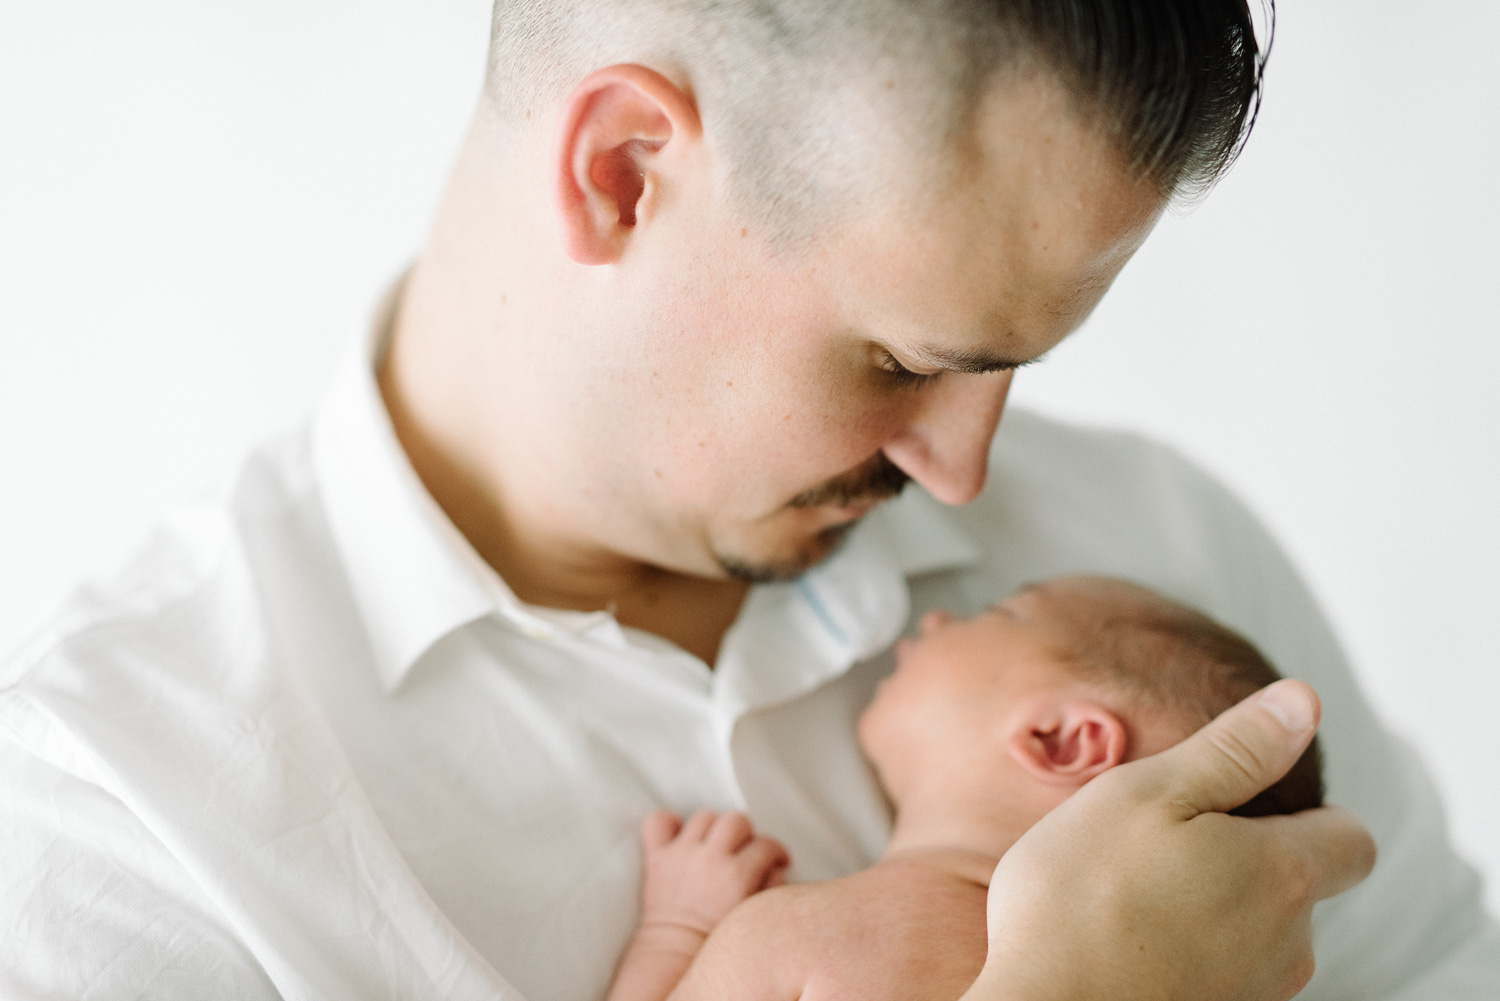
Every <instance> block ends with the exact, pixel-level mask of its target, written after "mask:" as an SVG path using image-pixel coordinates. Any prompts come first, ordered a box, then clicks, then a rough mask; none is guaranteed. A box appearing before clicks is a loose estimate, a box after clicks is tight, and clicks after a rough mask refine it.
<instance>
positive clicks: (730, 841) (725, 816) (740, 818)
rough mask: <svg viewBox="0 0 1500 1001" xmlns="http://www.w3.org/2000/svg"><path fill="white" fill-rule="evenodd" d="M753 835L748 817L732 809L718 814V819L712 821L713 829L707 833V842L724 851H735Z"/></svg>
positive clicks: (743, 845)
mask: <svg viewBox="0 0 1500 1001" xmlns="http://www.w3.org/2000/svg"><path fill="white" fill-rule="evenodd" d="M754 836H755V832H754V830H752V829H751V827H750V818H749V817H747V816H745V815H744V814H743V813H740V812H739V811H738V810H732V811H730V812H729V813H721V814H719V819H718V820H716V821H714V826H713V830H711V831H709V833H708V840H709V843H710V844H712V845H713V846H714V847H716V848H721V849H723V850H724V851H726V852H737V851H739V850H740V849H741V848H743V847H745V845H746V844H748V843H749V841H750V839H751V838H752V837H754Z"/></svg>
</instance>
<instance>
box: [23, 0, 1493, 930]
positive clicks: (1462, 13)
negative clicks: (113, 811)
mask: <svg viewBox="0 0 1500 1001" xmlns="http://www.w3.org/2000/svg"><path fill="white" fill-rule="evenodd" d="M1282 7H1283V9H1282V11H1281V24H1280V29H1281V30H1280V34H1279V36H1278V38H1277V43H1276V52H1275V57H1274V59H1273V60H1272V63H1271V68H1270V87H1269V91H1268V94H1267V97H1266V104H1265V109H1264V112H1263V115H1262V119H1261V123H1260V126H1259V128H1258V129H1257V132H1256V135H1255V138H1254V141H1253V142H1252V143H1251V145H1250V148H1249V150H1248V152H1247V153H1246V155H1245V156H1244V158H1243V160H1242V161H1241V163H1240V164H1239V165H1238V167H1236V169H1235V171H1234V172H1233V173H1232V174H1231V175H1230V177H1229V179H1228V180H1227V181H1226V182H1225V183H1224V184H1223V185H1222V186H1221V187H1220V189H1219V190H1218V191H1217V192H1215V194H1214V195H1213V196H1212V197H1211V198H1210V199H1209V200H1208V201H1207V202H1206V203H1205V204H1203V205H1202V206H1201V207H1200V208H1198V209H1197V210H1196V211H1194V212H1192V213H1191V214H1188V215H1185V216H1178V217H1174V218H1169V219H1168V220H1167V221H1166V222H1165V223H1164V224H1163V225H1162V227H1161V229H1160V231H1159V232H1158V233H1157V234H1156V235H1155V236H1154V237H1153V238H1152V240H1151V242H1149V243H1148V245H1147V247H1146V248H1145V250H1143V251H1142V252H1141V254H1140V255H1139V257H1138V258H1137V260H1136V261H1135V262H1133V263H1132V264H1131V266H1130V267H1129V268H1128V269H1127V271H1126V273H1125V274H1124V276H1123V277H1122V278H1121V280H1120V282H1119V284H1118V285H1117V287H1116V289H1115V291H1114V292H1113V293H1112V294H1111V296H1110V297H1109V298H1108V299H1107V300H1106V302H1105V304H1104V305H1103V306H1102V307H1101V308H1100V310H1099V311H1098V313H1097V314H1096V315H1095V317H1094V318H1093V319H1092V320H1091V321H1090V322H1089V324H1088V325H1087V326H1086V327H1085V328H1084V329H1083V330H1082V331H1081V332H1080V333H1079V334H1078V335H1077V336H1076V337H1075V338H1074V339H1073V340H1072V341H1070V342H1069V343H1067V344H1065V345H1063V347H1061V348H1060V349H1058V350H1057V351H1056V352H1055V353H1054V355H1053V357H1052V358H1051V359H1050V360H1049V361H1048V362H1047V363H1045V364H1042V365H1039V366H1036V367H1035V368H1032V369H1029V370H1027V371H1026V372H1025V373H1023V374H1022V376H1021V377H1020V379H1019V380H1018V388H1017V392H1016V398H1017V399H1018V400H1021V401H1024V402H1026V403H1029V404H1032V405H1034V406H1038V407H1041V408H1044V409H1046V410H1049V411H1054V412H1057V413H1061V414H1066V415H1073V416H1076V417H1080V418H1083V419H1086V420H1089V421H1096V422H1106V423H1110V424H1122V425H1127V426H1132V427H1137V428H1142V429H1145V430H1148V431H1151V432H1153V433H1155V434H1158V435H1160V436H1162V437H1164V438H1166V439H1168V440H1170V441H1172V442H1175V443H1177V444H1178V445H1179V446H1181V447H1182V448H1183V449H1185V450H1186V451H1187V452H1188V453H1189V454H1191V455H1193V456H1194V457H1196V458H1197V459H1198V460H1200V461H1201V462H1203V463H1205V464H1206V465H1207V466H1208V467H1209V468H1211V469H1212V470H1214V471H1215V472H1217V473H1218V474H1219V475H1220V476H1222V477H1223V478H1225V479H1226V480H1228V482H1229V483H1230V484H1232V485H1233V486H1234V487H1235V488H1236V489H1237V490H1239V491H1240V492H1241V494H1242V495H1244V496H1245V497H1246V498H1248V500H1249V501H1250V502H1251V504H1252V505H1253V506H1254V507H1255V508H1256V509H1257V510H1258V511H1259V512H1260V513H1261V514H1262V516H1263V517H1265V518H1266V519H1267V520H1268V521H1269V522H1270V524H1271V525H1272V527H1273V528H1274V529H1275V530H1276V531H1277V532H1278V533H1279V534H1280V536H1281V537H1282V539H1283V540H1284V541H1285V543H1286V544H1287V545H1288V547H1289V548H1290V549H1291V551H1292V553H1293V554H1294V556H1295V557H1296V559H1297V560H1298V562H1299V563H1300V564H1301V566H1302V567H1303V569H1304V570H1305V571H1306V573H1307V574H1308V575H1309V577H1310V578H1311V580H1312V582H1313V584H1314V586H1315V588H1316V590H1317V591H1318V593H1319V594H1320V595H1321V596H1322V598H1323V600H1324V601H1325V602H1326V605H1327V608H1328V609H1329V611H1330V614H1331V615H1332V617H1333V620H1334V622H1335V624H1336V625H1337V627H1338V628H1339V630H1340V632H1341V634H1342V636H1343V638H1344V640H1345V641H1346V643H1347V644H1348V646H1349V647H1350V649H1351V651H1352V652H1353V654H1354V657H1355V660H1356V662H1357V663H1358V664H1359V665H1360V671H1361V673H1362V676H1363V678H1364V680H1365V683H1366V686H1367V688H1368V690H1369V692H1370V694H1371V695H1372V697H1373V698H1374V699H1375V701H1376V702H1377V704H1378V705H1379V706H1380V707H1381V708H1382V709H1383V710H1384V712H1385V713H1386V715H1387V717H1388V719H1389V720H1390V721H1391V724H1392V725H1393V726H1394V727H1395V728H1396V729H1398V730H1400V731H1402V732H1404V733H1405V734H1407V735H1408V736H1409V737H1411V738H1412V739H1414V740H1415V741H1416V742H1417V743H1419V744H1420V745H1421V746H1422V747H1423V748H1424V749H1425V751H1426V754H1427V757H1428V760H1429V762H1430V763H1431V764H1432V766H1433V768H1434V770H1435V771H1436V773H1437V776H1438V779H1439V781H1440V783H1441V785H1442V787H1443V788H1444V790H1445V792H1446V793H1447V800H1448V804H1449V812H1450V817H1451V820H1452V823H1453V825H1454V830H1455V837H1456V839H1457V841H1458V843H1459V845H1460V846H1461V848H1462V849H1463V850H1464V851H1465V852H1466V854H1468V855H1469V856H1470V857H1471V858H1472V859H1473V860H1474V861H1476V862H1477V863H1479V864H1481V866H1482V867H1484V868H1485V869H1486V870H1487V871H1488V873H1489V874H1490V875H1491V880H1492V885H1491V887H1490V894H1489V900H1490V902H1491V906H1492V908H1496V905H1497V904H1500V892H1497V887H1496V886H1495V885H1494V883H1495V881H1496V879H1497V878H1500V780H1497V776H1500V738H1497V734H1496V727H1495V724H1494V717H1495V715H1496V714H1497V712H1500V612H1497V608H1500V528H1497V524H1496V520H1497V513H1500V393H1497V392H1496V388H1495V383H1496V381H1497V379H1500V322H1497V319H1496V310H1497V306H1500V302H1497V289H1500V281H1497V276H1500V236H1497V232H1500V194H1497V181H1496V177H1497V174H1496V164H1497V163H1500V96H1497V95H1500V69H1497V67H1500V53H1497V51H1496V50H1495V49H1494V47H1493V46H1494V44H1495V43H1494V40H1495V39H1496V38H1500V4H1496V3H1493V2H1491V0H1447V2H1444V3H1441V4H1416V3H1411V2H1410V0H1296V2H1285V0H1284V2H1283V4H1282ZM487 8H488V3H487V0H358V2H356V0H319V2H317V3H292V2H290V0H257V2H250V0H216V2H214V3H212V4H205V3H202V2H201V0H133V2H130V3H118V2H107V0H48V2H46V3H39V2H37V0H0V648H7V649H8V648H10V647H13V646H14V645H15V644H16V643H18V642H20V641H21V640H22V639H23V637H24V636H25V635H26V633H27V632H28V631H29V630H31V629H33V628H35V627H36V626H37V625H38V624H39V623H40V621H41V620H42V619H43V617H44V616H45V615H46V613H47V611H48V609H49V608H50V607H51V606H53V605H54V604H55V603H56V602H57V601H58V600H59V599H60V598H61V597H62V596H63V595H64V594H65V593H66V590H67V589H68V587H69V586H70V585H71V584H72V583H73V582H74V581H76V580H77V579H79V578H80V577H81V576H82V575H84V574H86V573H88V572H90V571H93V570H95V569H96V568H99V567H102V566H106V565H108V564H109V563H110V562H112V561H114V560H117V559H118V558H120V557H121V556H122V555H124V553H125V552H126V550H127V549H128V547H129V545H130V543H131V542H132V541H133V540H134V539H136V538H138V537H139V535H140V534H141V532H142V531H143V530H144V528H145V527H146V526H147V525H148V523H149V522H150V520H151V519H152V517H153V516H154V515H155V514H156V513H157V512H159V511H161V510H162V509H164V508H165V507H167V506H169V505H171V504H173V503H175V502H178V501H181V500H183V499H186V498H189V497H191V496H193V495H195V494H197V493H200V492H201V491H202V490H203V489H204V488H205V486H207V485H209V484H211V483H213V482H215V481H217V480H220V479H222V478H224V477H225V476H226V475H227V474H228V473H229V471H230V470H232V468H233V466H234V463H235V459H236V456H237V454H238V453H239V452H240V451H241V450H242V449H243V448H244V447H245V446H246V445H248V444H250V443H252V442H254V441H255V440H257V439H260V438H262V437H265V436H266V435H267V434H269V433H272V432H275V431H277V430H280V429H283V428H288V427H291V426H294V425H295V424H296V423H297V422H298V421H299V419H300V418H301V416H302V415H303V414H304V413H305V412H306V410H307V409H308V407H309V405H310V403H311V401H312V400H313V399H314V398H315V395H316V393H317V391H318V388H319V387H320V385H321V384H322V382H323V380H324V379H325V377H326V375H327V374H328V371H329V369H330V367H331V365H332V364H333V362H334V360H335V358H336V357H337V355H338V354H339V353H340V351H341V350H342V349H343V347H344V345H345V344H346V343H347V342H348V340H349V339H350V338H351V337H353V336H355V335H356V333H357V332H358V330H359V329H360V327H361V326H362V324H363V322H364V318H365V316H366V314H367V313H368V310H369V308H370V305H371V303H372V302H373V300H374V298H375V297H376V295H377V294H378V292H379V290H380V288H381V286H382V285H383V284H384V283H385V281H386V280H387V279H388V278H389V277H390V276H392V275H393V274H394V273H395V272H397V271H398V270H399V269H400V268H401V267H402V266H403V264H404V262H405V261H406V260H408V259H409V257H410V256H411V255H412V254H413V253H414V252H415V250H416V248H417V247H418V246H419V244H420V241H421V239H422V237H423V233H424V229H425V227H426V224H427V221H428V219H429V218H430V216H431V213H432V210H433V207H434V204H435V201H436V198H437V196H438V193H439V191H440V187H441V184H442V182H443V178H444V174H445V172H446V169H447V166H448V164H449V161H450V159H451V157H452V154H453V152H454V149H455V147H456V144H457V141H458V138H459V136H460V133H461V131H462V128H463V125H464V123H465V121H466V119H467V116H468V113H469V111H470V108H471V106H472V101H473V96H474V94H475V93H476V91H477V87H478V82H479V78H480V76H481V73H482V68H483V55H484V44H485V35H486V25H487V17H488V9H487ZM1496 909H1500V908H1496Z"/></svg>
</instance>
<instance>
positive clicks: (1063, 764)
mask: <svg viewBox="0 0 1500 1001" xmlns="http://www.w3.org/2000/svg"><path fill="white" fill-rule="evenodd" d="M1125 743H1126V734H1125V724H1124V723H1123V722H1121V720H1120V717H1118V716H1116V715H1115V714H1114V712H1113V711H1111V710H1109V709H1107V708H1105V707H1104V706H1101V705H1099V704H1098V703H1096V702H1087V701H1082V700H1078V701H1068V702H1059V703H1053V704H1049V705H1046V706H1039V707H1038V709H1037V711H1036V712H1034V713H1032V714H1030V715H1029V718H1027V719H1025V720H1023V722H1022V725H1019V726H1017V727H1016V729H1015V730H1014V731H1013V732H1012V733H1011V735H1010V737H1009V739H1008V740H1007V748H1008V750H1009V751H1010V754H1011V757H1013V758H1015V760H1016V762H1017V763H1018V764H1020V765H1021V767H1022V768H1025V769H1026V770H1027V771H1028V772H1030V773H1031V775H1032V776H1033V777H1034V778H1037V779H1039V780H1041V781H1043V782H1047V783H1051V784H1054V785H1074V786H1081V785H1083V784H1084V783H1085V782H1087V781H1088V780H1089V779H1091V778H1093V777H1094V776H1096V775H1098V774H1100V773H1101V772H1104V771H1107V770H1109V769H1111V768H1113V767H1114V766H1115V765H1118V764H1119V763H1120V762H1122V761H1124V760H1125Z"/></svg>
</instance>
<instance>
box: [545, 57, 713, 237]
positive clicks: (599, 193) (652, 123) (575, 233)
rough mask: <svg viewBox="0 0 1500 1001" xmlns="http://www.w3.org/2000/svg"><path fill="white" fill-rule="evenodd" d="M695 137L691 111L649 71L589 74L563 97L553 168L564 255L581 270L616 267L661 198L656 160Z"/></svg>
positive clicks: (623, 68) (610, 69)
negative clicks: (592, 266)
mask: <svg viewBox="0 0 1500 1001" xmlns="http://www.w3.org/2000/svg"><path fill="white" fill-rule="evenodd" d="M700 132H701V125H700V124H699V120H698V112H697V109H696V108H694V106H693V102H692V99H691V98H689V97H688V95H687V94H685V93H684V92H683V91H682V89H681V88H679V87H678V86H677V85H676V84H674V83H672V81H670V80H668V79H667V78H666V77H664V76H662V75H661V74H660V73H658V72H656V71H655V70H651V69H647V68H646V67H644V66H636V65H630V64H622V65H618V66H607V67H605V68H604V69H601V70H598V71H596V72H594V73H592V74H590V75H589V76H588V77H587V78H586V79H584V81H583V82H582V83H580V84H579V85H578V86H577V87H576V88H575V89H574V90H573V93H572V95H571V96H569V98H568V102H567V105H566V106H565V107H564V109H563V116H562V131H561V133H560V134H559V136H558V143H557V150H556V158H555V160H554V162H553V173H554V176H553V191H554V194H555V196H556V200H557V209H558V215H559V221H560V223H561V228H562V237H563V248H564V250H565V251H566V252H567V255H568V256H569V257H571V258H572V259H573V260H574V261H576V262H578V263H579V264H611V263H613V262H614V261H616V260H618V259H619V257H620V254H621V253H622V252H623V251H624V249H625V245H626V243H627V242H628V241H629V239H630V236H631V233H632V232H633V230H634V228H635V226H636V225H637V223H638V222H639V221H641V220H642V218H643V217H647V216H649V213H650V212H651V210H652V208H653V207H654V205H655V204H656V201H657V199H658V198H659V196H660V184H661V170H660V167H661V163H660V157H661V154H662V153H663V151H664V150H666V149H667V148H668V147H669V144H672V143H676V144H677V147H678V148H681V147H682V146H684V145H685V144H688V143H690V142H692V141H693V140H695V139H697V138H698V136H699V134H700Z"/></svg>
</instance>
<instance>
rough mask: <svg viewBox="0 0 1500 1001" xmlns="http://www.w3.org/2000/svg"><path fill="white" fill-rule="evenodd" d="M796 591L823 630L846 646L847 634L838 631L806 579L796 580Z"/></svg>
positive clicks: (837, 626)
mask: <svg viewBox="0 0 1500 1001" xmlns="http://www.w3.org/2000/svg"><path fill="white" fill-rule="evenodd" d="M797 591H798V592H799V593H800V594H801V595H802V597H803V599H804V600H805V601H806V602H807V603H808V604H809V605H811V606H812V610H813V614H814V615H816V616H817V617H818V621H819V622H821V623H823V628H824V629H826V630H828V633H829V635H831V636H832V637H833V638H834V639H836V640H838V641H839V642H840V643H844V644H848V642H849V634H848V633H846V632H844V631H843V630H842V629H840V628H839V624H838V623H837V622H835V621H833V616H831V615H829V614H828V609H826V608H824V607H823V602H822V601H820V600H819V599H818V594H817V592H816V591H814V590H813V589H812V585H811V584H809V583H808V582H807V578H806V577H798V578H797Z"/></svg>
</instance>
